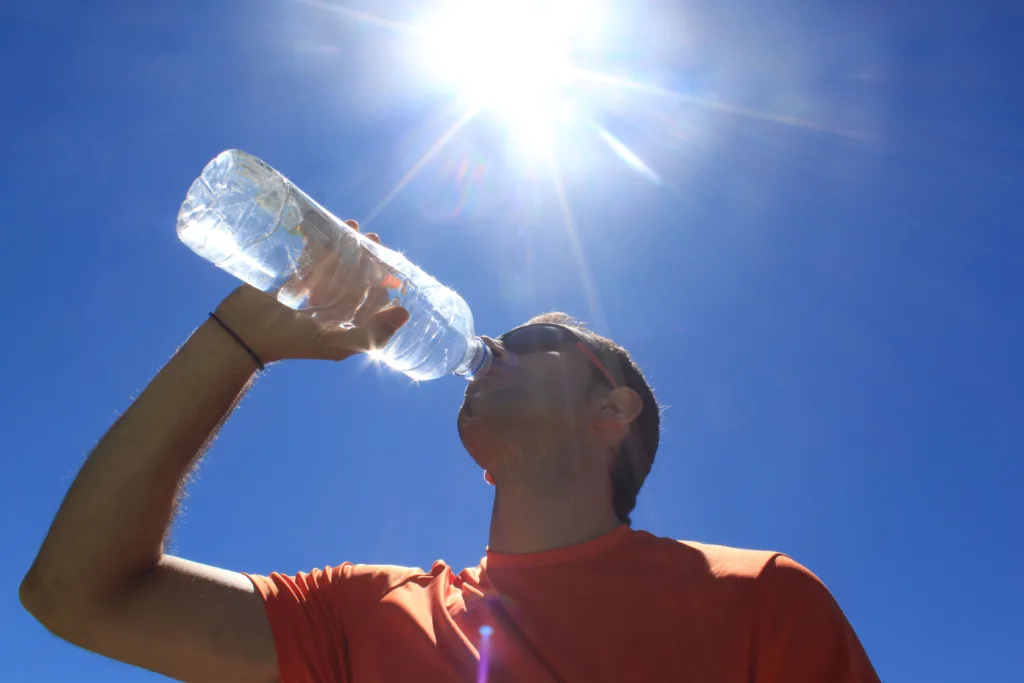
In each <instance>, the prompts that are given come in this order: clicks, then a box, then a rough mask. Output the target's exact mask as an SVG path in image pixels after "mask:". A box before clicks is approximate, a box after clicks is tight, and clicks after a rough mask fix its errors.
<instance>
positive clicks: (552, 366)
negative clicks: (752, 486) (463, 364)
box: [459, 313, 660, 524]
mask: <svg viewBox="0 0 1024 683" xmlns="http://www.w3.org/2000/svg"><path fill="white" fill-rule="evenodd" d="M493 348H494V351H495V363H494V365H493V366H492V369H491V370H490V371H489V372H488V373H487V375H485V376H484V377H481V378H479V379H477V380H474V381H473V382H472V383H470V385H469V387H468V388H467V390H466V398H465V400H464V402H463V404H462V409H461V410H460V412H459V435H460V436H461V438H462V442H463V444H464V445H465V446H466V450H468V451H469V453H470V455H471V456H472V457H473V459H474V460H476V462H477V463H478V464H479V465H480V466H481V467H483V468H484V469H485V470H486V471H487V476H488V480H489V481H492V482H493V483H496V484H497V485H498V486H502V485H512V486H514V485H523V486H530V487H546V488H550V489H555V490H558V489H560V488H566V487H569V486H593V487H594V493H595V495H602V494H604V493H605V492H610V499H611V504H612V506H613V508H614V511H615V514H616V516H617V517H618V518H619V519H620V520H621V521H622V522H623V523H625V524H629V523H630V521H631V520H630V513H631V512H632V511H633V508H634V507H635V506H636V497H637V493H638V492H639V491H640V487H641V486H642V485H643V482H644V479H645V478H646V477H647V474H648V472H650V469H651V465H652V464H653V462H654V455H655V452H656V451H657V449H658V440H659V436H660V414H659V408H658V404H657V402H656V401H655V399H654V394H653V393H652V392H651V389H650V387H649V386H648V385H647V382H646V380H645V379H644V377H643V374H642V373H641V372H640V370H639V368H638V367H637V366H636V364H635V363H634V362H633V360H632V359H631V358H630V356H629V354H628V353H627V352H626V350H625V349H623V348H622V347H620V346H618V345H617V344H615V343H614V342H612V341H611V340H609V339H605V338H604V337H601V336H599V335H597V334H594V333H593V332H591V331H590V330H588V329H586V328H585V327H584V326H583V324H582V323H580V322H579V321H577V320H575V319H574V318H571V317H570V316H568V315H565V314H564V313H546V314H544V315H540V316H537V317H535V318H533V319H532V320H530V321H529V322H528V323H527V324H525V325H522V326H520V327H517V328H515V329H513V330H511V331H509V332H506V333H505V334H503V335H502V336H501V337H499V338H498V339H497V340H496V342H494V343H493Z"/></svg>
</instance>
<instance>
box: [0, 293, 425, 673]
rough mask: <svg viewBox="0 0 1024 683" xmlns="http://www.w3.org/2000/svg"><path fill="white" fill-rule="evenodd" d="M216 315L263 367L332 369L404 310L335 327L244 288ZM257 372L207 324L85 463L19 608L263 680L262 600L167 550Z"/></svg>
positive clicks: (233, 576)
mask: <svg viewBox="0 0 1024 683" xmlns="http://www.w3.org/2000/svg"><path fill="white" fill-rule="evenodd" d="M217 313H218V315H219V316H220V317H221V318H222V319H223V320H224V321H225V322H226V323H227V324H228V325H229V326H230V327H232V328H233V329H234V331H235V332H237V333H238V334H239V335H240V336H241V337H242V338H243V339H245V340H246V342H247V343H249V345H250V346H252V347H253V348H254V349H255V350H256V352H257V353H258V354H259V355H260V356H261V357H262V358H263V360H264V361H265V362H273V361H276V360H281V359H285V358H317V359H330V360H341V359H343V358H346V357H348V356H350V355H353V354H354V353H358V352H359V351H363V350H366V349H368V348H370V347H373V346H380V345H382V344H383V343H384V342H385V341H386V340H387V337H388V336H390V334H393V333H394V331H395V330H396V329H397V328H398V327H399V326H401V324H403V323H404V322H405V320H406V319H407V317H408V314H407V313H405V311H404V310H402V309H388V310H384V311H381V312H379V313H377V314H375V315H372V316H370V318H369V321H368V322H367V324H366V325H365V326H362V327H355V328H347V329H342V328H339V327H337V326H330V325H328V324H326V323H323V322H319V321H317V320H315V319H313V318H311V317H310V316H307V315H303V314H301V313H297V312H295V311H292V310H291V309H288V308H285V307H284V306H282V305H281V304H279V303H277V301H275V300H274V299H273V298H271V297H269V296H267V295H265V294H263V293H262V292H258V291H257V290H255V289H252V288H251V287H248V286H243V287H240V288H239V289H237V290H235V292H234V293H232V295H231V296H229V297H228V298H227V299H225V301H224V302H223V303H221V305H220V306H219V307H218V309H217ZM254 369H255V364H254V362H253V360H252V358H250V357H249V355H248V353H247V352H246V351H245V350H244V349H243V348H242V347H241V346H240V345H239V344H238V342H237V341H235V340H234V339H233V338H232V337H231V336H230V335H229V334H228V333H227V332H226V331H225V330H224V329H223V328H221V327H220V326H219V325H218V324H217V323H216V322H214V321H212V320H211V321H207V322H206V323H204V324H203V325H202V326H201V327H200V328H199V329H198V330H196V332H195V333H194V334H193V335H192V337H191V338H190V339H189V340H188V341H187V342H186V343H185V345H184V346H182V347H181V349H179V350H178V352H177V353H176V354H175V355H174V357H173V358H172V359H171V361H170V362H169V363H168V364H167V365H166V366H165V367H164V368H163V369H162V370H161V371H160V373H159V374H158V375H157V376H156V377H155V378H154V379H153V381H152V382H151V383H150V384H149V386H148V387H146V389H145V391H143V393H142V394H141V395H140V396H139V397H138V399H137V400H136V401H135V402H134V404H133V405H132V406H131V407H130V408H129V409H128V410H127V411H126V412H125V414H124V415H123V416H121V418H120V419H119V420H118V421H117V422H116V423H115V424H114V426H113V427H112V428H111V429H110V430H109V431H108V432H107V434H106V435H105V436H104V437H103V438H102V439H101V440H100V442H99V444H98V445H97V446H96V448H95V449H94V450H93V452H92V453H91V454H90V456H89V458H88V459H87V460H86V462H85V464H84V465H83V466H82V469H81V471H80V472H79V474H78V476H77V478H76V479H75V481H74V483H73V484H72V486H71V489H70V490H69V491H68V494H67V496H66V497H65V499H64V502H63V503H62V504H61V506H60V510H59V511H58V513H57V516H56V518H55V519H54V521H53V524H52V526H51V528H50V531H49V533H48V534H47V536H46V539H45V540H44V542H43V545H42V548H41V549H40V551H39V554H38V556H37V557H36V560H35V562H34V563H33V565H32V568H31V569H30V570H29V572H28V574H27V575H26V577H25V579H24V581H23V582H22V585H21V590H20V596H21V600H22V604H23V605H24V606H25V607H26V608H27V609H28V610H29V611H30V612H31V613H32V614H33V615H34V616H36V618H38V619H39V620H40V621H41V622H42V623H43V624H44V625H45V626H46V627H47V628H49V629H50V630H51V631H53V632H54V633H55V634H57V635H58V636H60V637H62V638H64V639H66V640H69V641H71V642H73V643H75V644H77V645H80V646H82V647H85V648H87V649H89V650H93V651H95V652H98V653H100V654H103V655H107V656H110V657H113V658H116V659H119V660H121V661H125V662H129V663H131V664H135V665H138V666H141V667H144V668H147V669H150V670H153V671H157V672H160V673H164V674H167V675H169V676H172V677H175V678H179V679H182V680H189V681H225V680H232V681H272V680H275V679H276V677H277V664H276V656H275V651H274V643H273V638H272V636H271V632H270V628H269V624H268V623H267V619H266V616H265V614H264V610H263V603H262V600H261V599H260V597H259V595H257V594H256V593H255V591H254V589H253V586H252V584H251V583H250V581H249V580H248V579H247V578H245V577H244V576H242V575H241V574H238V573H235V572H231V571H226V570H223V569H217V568H214V567H208V566H205V565H201V564H197V563H194V562H189V561H187V560H183V559H179V558H175V557H171V556H169V555H165V554H164V553H163V540H164V537H165V535H166V533H167V529H168V527H169V525H170V523H171V520H172V517H173V514H174V507H175V503H176V499H177V495H178V491H179V489H180V488H181V486H182V483H183V480H184V478H185V475H186V474H187V472H188V471H189V469H190V467H191V466H192V464H193V463H194V461H195V460H196V459H197V457H198V455H199V453H200V452H201V450H202V449H203V447H204V446H205V445H206V444H208V442H209V441H210V439H211V438H212V436H213V434H214V433H215V432H216V430H217V429H218V428H219V426H220V425H221V424H222V423H223V422H224V420H226V419H227V417H228V415H229V414H230V413H231V411H232V409H233V408H234V406H235V405H236V404H237V402H238V400H239V399H240V398H241V396H242V395H243V393H244V391H245V389H246V387H247V386H248V385H249V382H250V381H251V378H252V375H253V371H254Z"/></svg>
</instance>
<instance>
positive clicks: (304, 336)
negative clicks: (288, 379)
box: [217, 220, 409, 363]
mask: <svg viewBox="0 0 1024 683" xmlns="http://www.w3.org/2000/svg"><path fill="white" fill-rule="evenodd" d="M345 222H346V223H347V224H348V225H349V226H350V227H351V228H352V229H353V230H358V229H359V224H358V223H356V222H355V221H352V220H349V221H345ZM366 236H367V238H369V239H371V240H373V241H374V242H377V243H378V244H379V243H380V238H379V237H377V235H375V234H374V233H369V234H367V235H366ZM331 279H332V280H334V281H341V282H344V281H345V279H346V278H337V277H334V278H331ZM377 294H378V293H377V292H374V291H370V292H369V293H368V294H367V295H366V296H363V293H362V292H361V293H360V297H359V298H360V300H361V306H360V307H358V308H356V309H355V310H354V311H349V313H353V314H354V315H345V316H343V317H345V318H351V319H352V320H353V323H354V324H351V325H342V324H340V323H337V322H331V321H329V318H330V317H331V316H325V315H322V312H321V313H320V314H317V315H316V316H315V317H314V316H313V315H311V314H310V313H309V312H304V311H295V310H293V309H291V308H288V307H287V306H285V305H284V304H281V303H279V302H278V301H277V300H276V299H275V298H274V297H273V296H271V295H269V294H265V293H264V292H261V291H259V290H258V289H255V288H254V287H250V286H249V285H242V286H240V287H238V289H236V290H235V291H234V292H232V293H231V294H230V295H229V296H228V297H227V298H226V299H224V301H223V302H221V304H220V306H218V307H217V316H218V317H219V318H220V319H221V320H223V321H224V322H225V324H227V325H228V327H230V328H231V329H232V330H234V331H235V333H236V334H238V335H239V336H240V337H241V338H242V339H243V340H245V343H246V344H248V345H249V346H250V347H252V349H253V350H254V351H255V352H256V354H257V355H259V357H260V358H261V359H262V360H263V362H264V363H273V362H275V361H279V360H285V359H288V358H307V359H314V360H344V359H345V358H348V357H349V356H352V355H354V354H357V353H363V352H366V351H372V350H374V349H379V348H381V347H383V346H384V345H385V344H386V343H387V341H388V340H389V339H390V338H391V336H392V335H394V333H395V332H396V331H397V330H398V328H400V327H401V326H402V325H404V324H405V323H406V321H407V320H408V319H409V313H408V312H407V311H406V310H405V309H404V308H401V307H398V306H387V305H386V304H387V301H388V298H387V296H386V294H385V295H384V296H378V295H377Z"/></svg>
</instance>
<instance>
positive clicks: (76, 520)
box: [21, 223, 878, 683]
mask: <svg viewBox="0 0 1024 683" xmlns="http://www.w3.org/2000/svg"><path fill="white" fill-rule="evenodd" d="M352 225H353V227H356V226H355V224H354V223H353V224H352ZM373 238H374V239H376V237H375V236H373ZM407 317H408V314H407V313H406V312H405V311H404V310H402V309H400V308H387V309H383V310H379V311H376V312H375V313H373V314H372V315H369V316H366V317H364V320H365V323H364V324H362V325H359V326H356V327H352V328H348V329H343V328H339V327H338V326H336V325H331V324H328V323H325V322H324V321H322V320H320V319H317V318H315V317H313V316H310V315H306V314H303V313H298V312H295V311H292V310H291V309H288V308H286V307H284V306H282V305H281V304H279V303H278V302H277V301H276V300H274V299H273V298H272V297H269V296H267V295H265V294H263V293H261V292H258V291H256V290H255V289H252V288H250V287H248V286H242V287H240V288H239V289H237V290H236V291H235V292H233V293H232V294H231V295H230V296H228V297H227V298H226V299H225V300H224V301H223V302H222V303H221V304H220V306H218V308H217V311H216V318H211V319H210V320H209V321H207V322H206V323H204V324H203V325H202V326H200V327H199V328H198V329H197V330H196V331H195V333H194V334H193V335H192V336H191V338H190V339H189V340H188V341H187V342H186V343H185V345H184V346H182V347H181V349H179V351H178V352H177V353H176V354H175V356H174V357H173V358H172V359H171V361H170V362H169V363H168V364H167V365H166V366H165V367H164V368H163V370H161V371H160V373H159V374H158V375H157V376H156V378H154V380H153V381H152V382H151V383H150V385H149V386H148V387H147V388H146V390H145V391H144V392H143V393H142V394H141V395H140V396H139V398H138V399H137V400H136V401H135V403H134V404H133V405H132V406H131V407H130V408H129V409H128V410H127V411H126V412H125V414H124V415H123V416H122V417H121V418H120V419H119V420H118V421H117V422H116V423H115V424H114V426H113V427H112V428H111V429H110V431H109V432H108V433H107V434H106V435H105V436H104V437H103V439H102V440H101V441H100V442H99V444H98V445H97V447H96V448H95V450H94V451H93V452H92V454H91V455H90V456H89V458H88V460H87V461H86V462H85V464H84V466H83V467H82V470H81V472H80V473H79V474H78V477H77V478H76V480H75V482H74V483H73V484H72V486H71V489H70V491H69V492H68V494H67V496H66V498H65V499H64V502H63V504H62V505H61V507H60V510H59V512H58V513H57V516H56V518H55V520H54V522H53V525H52V527H51V529H50V531H49V533H48V535H47V537H46V539H45V541H44V542H43V546H42V548H41V549H40V551H39V555H38V557H37V558H36V560H35V563H34V564H33V566H32V568H31V569H30V570H29V572H28V574H27V576H26V577H25V579H24V581H23V583H22V586H21V599H22V603H23V604H24V605H25V607H26V608H27V609H28V610H29V611H30V612H31V613H32V614H33V615H35V616H36V617H37V618H38V619H39V620H40V621H41V622H42V623H43V624H44V625H45V626H46V627H47V628H49V629H50V630H51V631H53V632H54V633H55V634H57V635H58V636H60V637H62V638H65V639H67V640H68V641H71V642H72V643H75V644H77V645H80V646H81V647H84V648H87V649H90V650H93V651H95V652H98V653H100V654H103V655H106V656H108V657H113V658H116V659H119V660H121V661H124V662H129V663H132V664H135V665H137V666H140V667H144V668H146V669H150V670H153V671H157V672H161V673H163V674H166V675H168V676H171V677H174V678H178V679H181V680H186V681H209V682H220V681H242V682H252V683H265V682H269V681H277V680H280V681H282V682H283V683H295V682H307V681H309V682H312V681H327V682H334V681H338V682H345V683H359V682H362V681H380V682H385V683H386V682H388V681H402V682H405V681H417V682H418V683H432V682H434V681H466V682H467V683H468V682H470V681H483V680H487V681H492V682H493V681H503V682H513V681H515V682H519V681H523V682H526V681H540V682H545V683H546V682H549V681H555V682H563V681H564V682H566V683H575V682H584V681H587V682H590V681H638V682H640V681H651V682H659V683H660V682H664V681H686V682H693V683H697V682H716V683H717V682H727V681H737V682H739V681H747V682H751V681H754V682H757V683H801V682H811V681H814V682H821V683H825V682H830V683H836V682H839V683H854V682H857V683H866V682H870V681H873V682H877V680H878V679H877V677H876V676H875V673H874V671H873V670H872V667H871V664H870V662H869V661H868V659H867V657H866V655H865V653H864V651H863V649H862V648H861V645H860V643H859V642H858V640H857V637H856V636H855V635H854V633H853V631H852V629H851V628H850V626H849V624H848V623H847V621H846V619H845V618H844V616H843V614H842V612H841V611H840V609H839V607H838V605H837V604H836V603H835V601H834V600H833V599H832V597H831V595H830V594H829V592H828V590H827V589H826V588H825V587H824V586H823V585H822V583H821V582H820V581H818V579H817V578H815V577H814V575H812V574H811V573H810V572H808V571H807V570H806V569H804V568H803V567H801V566H800V565H799V564H797V563H796V562H794V561H792V560H790V559H789V558H787V557H786V556H784V555H780V554H777V553H770V552H755V551H747V550H735V549H730V548H723V547H718V546H708V545H702V544H698V543H683V542H677V541H674V540H670V539H664V538H656V537H654V536H652V535H650V534H647V533H645V532H641V531H634V530H633V529H631V528H630V526H629V524H630V519H629V515H630V512H631V511H632V510H633V507H634V505H635V502H636V495H637V492H638V491H639V489H640V486H641V485H642V483H643V481H644V478H645V477H646V475H647V473H648V472H649V470H650V467H651V463H652V461H653V459H654V454H655V451H656V449H657V446H658V430H659V415H658V406H657V404H656V403H655V401H654V396H653V394H652V393H651V390H650V389H649V387H648V386H647V383H646V382H645V381H644V378H643V376H642V375H641V373H640V371H639V370H638V369H637V368H636V366H635V365H634V364H633V363H632V361H631V360H630V358H629V355H628V354H627V353H626V352H625V351H624V350H623V349H621V348H619V347H618V346H616V345H614V344H613V343H611V342H610V341H608V340H605V339H603V338H601V337H598V336H596V335H594V334H592V333H590V332H588V331H586V330H585V329H582V328H581V327H579V326H577V325H576V324H575V323H574V322H573V321H572V320H571V319H568V318H567V317H565V316H560V315H557V314H556V315H554V316H546V317H544V316H542V317H541V318H540V319H535V320H534V321H532V322H531V323H530V324H527V325H525V326H522V327H519V328H516V329H514V330H512V331H510V332H508V333H506V334H505V335H502V336H501V337H499V338H498V339H497V340H487V343H488V344H489V345H490V346H491V348H492V350H493V351H494V354H495V362H494V365H493V367H492V369H491V370H490V371H489V372H488V373H487V374H486V375H485V376H484V377H482V378H479V379H477V380H475V381H473V382H472V383H471V384H470V385H469V387H468V389H467V391H466V398H465V401H464V403H463V405H462V409H461V411H460V412H459V418H458V424H459V433H460V435H461V438H462V441H463V443H464V444H465V446H466V450H467V451H468V452H469V454H470V455H471V456H472V457H473V459H474V460H475V461H476V462H477V463H478V464H479V465H480V466H481V467H482V468H483V469H484V470H485V478H486V479H487V480H488V481H489V482H490V483H492V484H493V485H494V486H495V500H494V510H493V514H492V518H491V529H490V538H489V545H488V548H487V556H486V558H484V559H483V560H482V561H481V564H480V566H478V567H473V568H470V569H466V570H464V571H462V572H461V573H458V574H456V573H455V572H454V571H453V570H452V569H450V568H449V567H447V566H445V565H444V564H443V563H440V562H438V563H435V564H434V566H433V567H432V568H431V569H430V571H423V570H420V569H412V568H404V567H393V566H367V565H352V564H348V563H345V564H342V565H339V566H335V567H333V568H330V569H327V570H323V571H321V570H314V571H313V572H311V573H309V574H304V573H302V574H299V575H297V576H282V575H278V574H273V575H271V576H269V577H265V576H250V575H245V574H239V573H236V572H233V571H228V570H225V569H218V568H215V567H209V566H205V565H201V564H198V563H195V562H190V561H188V560H185V559H181V558H177V557H173V556H170V555H167V554H165V553H164V552H163V540H164V537H165V534H166V532H167V529H168V527H169V525H170V523H171V520H172V517H173V514H174V509H175V501H176V498H177V496H178V494H179V491H180V490H181V487H182V482H183V480H184V478H185V476H186V475H187V473H188V471H189V469H190V468H191V467H192V466H193V464H194V463H195V462H196V460H197V459H198V457H199V454H200V453H201V452H202V451H203V450H204V447H205V446H206V445H207V444H208V443H209V442H210V440H211V438H212V435H213V434H214V433H215V432H216V430H217V429H218V427H219V426H220V425H221V424H222V423H223V422H224V420H225V419H227V417H228V415H229V414H230V413H231V411H232V409H233V408H234V406H235V405H236V404H237V402H238V400H239V399H240V397H241V396H242V394H243V393H244V391H245V389H246V388H247V387H248V385H249V384H250V382H251V379H252V377H253V374H254V371H255V369H256V368H257V367H258V366H260V365H262V363H263V362H274V361H279V360H285V359H290V358H312V359H325V360H342V359H344V358H347V357H348V356H351V355H353V354H356V353H359V352H362V351H366V350H369V349H373V348H377V347H380V346H381V345H383V344H384V343H385V342H386V341H387V339H388V338H389V337H390V336H391V335H392V334H394V332H395V331H396V330H397V329H398V328H399V327H400V326H401V325H402V324H404V322H405V321H406V319H407Z"/></svg>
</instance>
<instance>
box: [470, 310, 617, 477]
mask: <svg viewBox="0 0 1024 683" xmlns="http://www.w3.org/2000/svg"><path fill="white" fill-rule="evenodd" d="M516 334H517V331H515V330H513V331H512V332H511V333H508V335H507V343H503V340H504V338H505V337H506V335H503V337H502V338H499V340H498V341H496V342H489V343H490V344H491V346H492V349H493V350H494V364H493V366H492V367H491V370H490V371H489V372H488V373H487V374H486V375H485V376H483V377H481V378H479V379H476V380H474V381H473V382H471V383H470V384H469V386H468V387H467V388H466V395H465V399H464V400H463V403H462V408H461V410H460V411H459V418H458V426H459V435H460V437H461V438H462V442H463V444H464V445H465V447H466V450H467V451H469V453H470V455H471V456H472V457H473V459H474V460H476V462H477V463H478V464H479V465H480V466H481V467H483V468H484V469H485V470H487V471H488V472H489V473H490V474H491V475H492V477H494V478H495V479H496V480H498V481H501V480H502V479H503V478H504V479H510V478H518V477H531V476H534V475H537V474H541V473H544V472H552V471H555V470H559V469H565V467H566V465H568V464H569V463H568V462H565V461H563V462H551V461H550V458H551V456H550V454H552V453H560V454H564V455H563V456H562V457H563V458H564V459H571V458H572V455H573V454H574V453H578V452H580V451H581V450H582V446H583V444H582V443H581V442H582V441H584V440H585V439H586V433H587V426H588V424H589V421H590V405H591V403H592V401H593V399H594V394H596V393H598V390H595V391H594V392H591V391H590V390H591V389H592V388H593V384H594V368H593V366H592V365H591V363H590V361H588V360H587V359H586V358H585V357H584V356H583V355H582V353H580V351H579V350H578V349H577V348H576V346H575V342H574V341H572V340H571V339H569V338H566V339H565V340H554V339H548V340H546V342H545V343H541V344H537V343H518V344H517V343H516V337H514V336H513V335H516ZM520 339H522V337H520ZM516 351H519V353H516Z"/></svg>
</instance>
